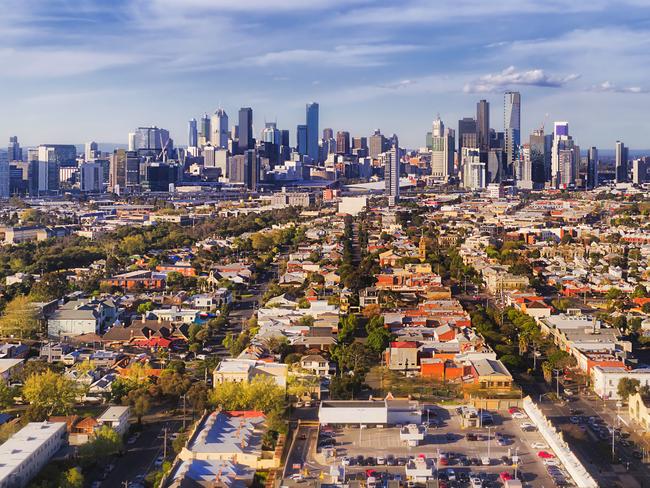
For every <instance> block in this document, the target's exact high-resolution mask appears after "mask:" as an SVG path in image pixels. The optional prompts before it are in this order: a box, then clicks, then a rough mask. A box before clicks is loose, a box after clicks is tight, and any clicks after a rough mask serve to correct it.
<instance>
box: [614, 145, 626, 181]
mask: <svg viewBox="0 0 650 488" xmlns="http://www.w3.org/2000/svg"><path fill="white" fill-rule="evenodd" d="M627 161H628V148H627V147H625V144H623V143H622V142H621V141H616V183H626V182H627V181H628V176H627Z"/></svg>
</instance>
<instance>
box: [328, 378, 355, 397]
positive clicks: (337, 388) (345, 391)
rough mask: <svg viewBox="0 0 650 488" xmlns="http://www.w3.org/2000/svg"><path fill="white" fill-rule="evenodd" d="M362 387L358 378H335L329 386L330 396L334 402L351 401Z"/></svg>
mask: <svg viewBox="0 0 650 488" xmlns="http://www.w3.org/2000/svg"><path fill="white" fill-rule="evenodd" d="M362 386H363V385H362V381H361V379H360V378H359V377H358V376H350V375H343V376H336V377H334V378H332V382H331V384H330V396H331V397H332V399H335V400H351V399H353V398H354V396H355V395H358V394H359V392H360V391H361V387H362Z"/></svg>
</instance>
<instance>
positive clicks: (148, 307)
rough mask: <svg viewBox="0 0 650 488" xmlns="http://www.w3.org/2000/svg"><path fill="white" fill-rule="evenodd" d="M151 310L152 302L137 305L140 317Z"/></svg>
mask: <svg viewBox="0 0 650 488" xmlns="http://www.w3.org/2000/svg"><path fill="white" fill-rule="evenodd" d="M152 310H153V302H150V301H148V302H144V303H141V304H140V305H138V313H139V314H140V315H145V314H146V313H147V312H151V311H152Z"/></svg>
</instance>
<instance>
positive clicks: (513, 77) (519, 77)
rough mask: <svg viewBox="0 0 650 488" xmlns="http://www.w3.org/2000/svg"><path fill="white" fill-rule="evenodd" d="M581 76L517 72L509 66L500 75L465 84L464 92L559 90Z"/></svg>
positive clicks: (532, 71) (536, 70)
mask: <svg viewBox="0 0 650 488" xmlns="http://www.w3.org/2000/svg"><path fill="white" fill-rule="evenodd" d="M579 77H580V75H577V74H569V75H565V76H552V75H549V74H547V73H546V72H545V71H544V70H543V69H531V70H527V71H517V69H516V68H515V67H514V66H509V67H508V68H506V69H504V70H503V71H501V72H500V73H493V74H487V75H484V76H481V77H480V78H478V79H477V80H474V81H471V82H469V83H466V84H465V87H464V88H463V91H465V92H466V93H485V92H495V91H501V90H503V89H505V88H508V87H516V86H538V87H547V88H558V87H560V86H564V85H565V84H567V83H569V82H571V81H574V80H576V79H578V78H579Z"/></svg>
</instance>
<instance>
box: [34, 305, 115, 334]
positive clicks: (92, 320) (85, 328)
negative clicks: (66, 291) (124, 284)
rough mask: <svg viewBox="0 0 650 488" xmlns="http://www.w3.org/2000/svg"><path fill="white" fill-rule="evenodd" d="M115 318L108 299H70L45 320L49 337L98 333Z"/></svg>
mask: <svg viewBox="0 0 650 488" xmlns="http://www.w3.org/2000/svg"><path fill="white" fill-rule="evenodd" d="M116 318H117V310H116V308H115V307H114V306H112V304H111V303H110V302H109V301H104V302H100V301H88V300H72V301H69V302H68V303H66V304H64V305H62V306H61V307H59V309H58V310H56V312H54V313H53V314H52V316H51V318H50V319H49V320H48V321H47V334H48V336H49V337H51V338H57V339H60V338H63V337H74V336H78V335H81V334H92V333H94V334H99V333H100V332H101V328H102V326H104V325H110V324H111V323H112V322H113V321H114V320H115V319H116Z"/></svg>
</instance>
